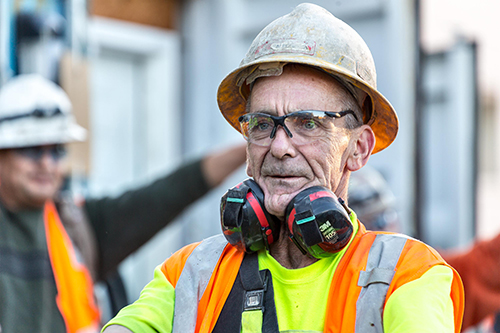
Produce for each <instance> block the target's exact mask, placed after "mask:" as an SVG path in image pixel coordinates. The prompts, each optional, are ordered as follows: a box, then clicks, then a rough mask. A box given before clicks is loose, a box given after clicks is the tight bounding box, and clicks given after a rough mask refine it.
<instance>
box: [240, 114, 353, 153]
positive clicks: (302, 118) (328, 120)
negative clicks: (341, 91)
mask: <svg viewBox="0 0 500 333" xmlns="http://www.w3.org/2000/svg"><path fill="white" fill-rule="evenodd" d="M348 114H352V115H353V116H354V118H355V119H356V120H358V118H357V117H356V114H355V113H354V111H352V110H345V111H339V112H333V111H316V110H306V111H297V112H292V113H289V114H287V115H284V116H280V117H278V116H273V115H270V114H266V113H247V114H244V115H242V116H240V117H239V118H238V120H239V122H240V126H241V133H242V134H243V136H244V137H245V139H246V140H247V141H249V142H250V143H253V144H256V145H259V146H264V147H266V146H269V145H270V144H271V142H272V140H273V138H274V136H275V135H276V130H277V128H278V125H280V126H281V127H283V129H284V130H285V132H286V134H287V135H288V137H290V138H291V140H292V142H293V143H295V144H297V145H305V144H309V143H312V142H314V141H316V140H318V139H321V138H324V137H327V136H329V135H331V132H332V130H333V128H334V123H333V120H334V119H336V118H341V117H344V116H346V115H348Z"/></svg>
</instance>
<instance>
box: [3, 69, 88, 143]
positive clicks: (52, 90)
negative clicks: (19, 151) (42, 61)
mask: <svg viewBox="0 0 500 333" xmlns="http://www.w3.org/2000/svg"><path fill="white" fill-rule="evenodd" d="M71 109H72V107H71V102H70V100H69V98H68V96H67V95H66V93H65V92H64V90H63V89H62V88H61V87H59V86H58V85H57V84H55V83H54V82H52V81H50V80H48V79H46V78H44V77H42V76H41V75H38V74H23V75H19V76H16V77H14V78H12V79H11V80H10V81H8V82H7V83H6V84H5V85H4V86H3V87H2V88H1V89H0V149H7V148H21V147H30V146H41V145H49V144H61V143H69V142H74V141H83V140H85V138H86V135H87V131H86V130H85V129H84V128H83V127H81V126H80V125H78V124H77V123H76V120H75V118H74V116H73V114H72V113H71Z"/></svg>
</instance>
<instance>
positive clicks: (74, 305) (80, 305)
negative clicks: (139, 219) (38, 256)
mask: <svg viewBox="0 0 500 333" xmlns="http://www.w3.org/2000/svg"><path fill="white" fill-rule="evenodd" d="M44 223H45V234H46V237H47V247H48V250H49V257H50V263H51V265H52V271H53V273H54V278H55V281H56V286H57V296H56V303H57V306H58V308H59V311H60V312H61V315H62V317H63V319H64V323H65V325H66V331H67V332H68V333H77V332H84V331H85V332H89V331H98V330H99V310H98V308H97V306H96V304H95V300H94V288H93V287H94V285H93V281H92V278H91V277H90V274H89V272H88V270H87V268H86V267H85V265H84V264H82V263H81V262H79V261H78V260H77V256H76V253H75V249H74V248H73V243H72V242H71V239H70V238H69V236H68V234H67V233H66V230H65V229H64V227H63V225H62V223H61V220H60V219H59V214H58V213H57V210H56V207H55V205H54V203H53V202H47V203H46V204H45V208H44Z"/></svg>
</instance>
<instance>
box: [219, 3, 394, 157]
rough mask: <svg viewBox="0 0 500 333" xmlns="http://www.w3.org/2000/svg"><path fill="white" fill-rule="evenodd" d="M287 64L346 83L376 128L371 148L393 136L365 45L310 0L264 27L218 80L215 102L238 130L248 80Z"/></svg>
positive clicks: (380, 147)
mask: <svg viewBox="0 0 500 333" xmlns="http://www.w3.org/2000/svg"><path fill="white" fill-rule="evenodd" d="M288 63H296V64H303V65H308V66H313V67H315V68H318V69H320V70H323V71H325V72H326V73H329V74H331V75H332V76H334V77H336V78H337V79H338V80H339V81H340V82H341V83H343V84H344V86H345V87H346V88H347V89H348V90H349V91H350V92H351V93H352V94H353V95H354V97H355V98H356V99H357V100H358V103H359V105H360V106H361V107H362V110H363V114H364V115H363V118H364V119H363V122H364V123H365V124H368V125H370V126H371V127H372V129H373V131H374V133H375V137H376V144H375V148H374V150H373V153H376V152H379V151H381V150H383V149H384V148H386V147H388V146H389V145H390V144H391V143H392V142H393V141H394V139H395V138H396V134H397V132H398V127H399V123H398V117H397V115H396V112H395V110H394V108H393V107H392V105H391V104H390V103H389V101H388V100H387V99H386V98H385V97H384V96H383V95H382V94H381V93H380V92H378V90H377V83H376V71H375V63H374V61H373V57H372V55H371V52H370V50H369V48H368V46H367V45H366V43H365V42H364V41H363V39H362V38H361V36H359V34H358V33H357V32H356V31H355V30H354V29H352V28H351V27H350V26H349V25H347V24H346V23H345V22H343V21H341V20H339V19H338V18H336V17H335V16H333V15H332V14H331V13H330V12H328V11H327V10H326V9H324V8H322V7H320V6H317V5H313V4H309V3H303V4H300V5H298V6H297V7H296V8H295V9H294V10H293V11H292V12H291V13H290V14H288V15H285V16H282V17H280V18H278V19H276V20H275V21H273V22H271V23H270V24H269V25H268V26H267V27H265V28H264V29H263V30H262V31H261V32H260V33H259V34H258V35H257V37H256V38H255V39H254V41H253V42H252V45H251V46H250V49H249V50H248V52H247V54H246V56H245V58H244V59H243V60H242V61H241V63H240V66H239V67H238V68H237V69H236V70H234V71H233V72H231V73H230V74H228V75H227V76H226V77H225V78H224V80H223V81H222V82H221V84H220V86H219V89H218V92H217V102H218V104H219V108H220V110H221V112H222V114H223V116H224V117H225V118H226V120H227V121H228V122H229V123H230V124H231V125H232V126H233V127H234V128H235V129H236V130H238V131H241V129H240V125H239V121H238V118H239V117H240V116H241V115H243V114H244V113H245V111H246V110H245V109H246V104H247V99H248V96H249V93H250V84H251V83H252V82H253V81H254V80H255V79H256V78H258V77H262V76H277V75H280V74H281V73H282V70H283V66H284V65H286V64H288ZM367 96H368V97H369V98H366V97H367Z"/></svg>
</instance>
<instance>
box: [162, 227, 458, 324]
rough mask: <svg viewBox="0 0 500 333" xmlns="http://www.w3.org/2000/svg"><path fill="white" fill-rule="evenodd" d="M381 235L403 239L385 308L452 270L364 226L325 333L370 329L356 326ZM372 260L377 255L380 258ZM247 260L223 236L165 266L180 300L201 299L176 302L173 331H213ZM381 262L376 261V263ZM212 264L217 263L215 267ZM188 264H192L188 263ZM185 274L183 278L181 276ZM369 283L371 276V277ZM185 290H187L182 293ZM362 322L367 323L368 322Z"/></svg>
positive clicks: (415, 246) (334, 295) (331, 302)
mask: <svg viewBox="0 0 500 333" xmlns="http://www.w3.org/2000/svg"><path fill="white" fill-rule="evenodd" d="M380 235H387V237H386V238H388V239H389V240H392V239H395V238H399V239H400V240H401V239H402V243H401V244H402V245H401V251H400V253H399V256H397V255H396V259H397V264H395V268H394V270H393V271H391V272H389V273H390V280H389V286H388V290H387V293H386V296H385V299H383V300H381V302H382V304H381V307H382V308H383V306H385V303H386V302H387V300H388V298H389V297H390V296H391V294H392V293H393V292H394V291H395V290H396V289H397V288H399V287H400V286H402V285H403V284H405V283H408V282H410V281H413V280H416V279H418V278H420V277H421V276H422V275H423V274H424V273H425V272H426V271H428V270H429V269H430V268H431V267H433V266H435V265H446V266H448V267H450V268H451V266H449V265H448V264H447V263H446V262H445V261H444V260H443V259H442V258H441V256H440V255H439V254H438V253H437V252H436V251H435V250H434V249H432V248H430V247H429V246H427V245H425V244H424V243H422V242H420V241H417V240H415V239H412V238H409V237H406V236H402V235H397V234H391V233H384V232H372V231H368V232H367V231H366V229H365V228H364V226H363V225H362V224H361V223H360V228H359V231H358V233H357V234H356V236H355V237H354V239H353V241H352V243H351V245H350V246H349V248H348V249H347V251H346V253H345V254H344V256H343V257H342V259H341V261H340V263H339V265H338V267H337V269H336V271H335V273H334V276H333V279H332V283H331V285H330V294H329V298H328V305H327V309H326V311H327V313H328V315H327V316H326V322H325V325H324V327H325V328H324V332H358V331H359V332H365V331H367V330H366V329H361V328H359V329H358V326H357V325H359V323H357V322H356V317H357V314H358V316H359V309H357V306H358V305H357V302H358V300H359V299H360V298H361V297H362V296H363V295H362V289H363V287H362V286H359V285H358V284H359V281H360V280H361V277H362V275H363V273H365V272H366V271H368V269H367V262H368V258H369V256H370V253H373V252H377V251H372V244H375V239H376V238H377V236H379V237H380ZM382 248H383V246H382ZM379 249H380V247H379ZM372 255H375V256H376V255H377V254H372ZM243 257H244V253H243V252H240V251H238V250H236V249H235V248H234V247H232V246H231V245H228V244H227V242H225V241H224V239H223V237H222V236H216V237H212V238H209V239H207V240H204V241H203V242H200V243H195V244H191V245H188V246H186V247H184V248H183V249H181V250H179V251H178V252H176V253H175V254H174V255H172V256H171V257H170V258H169V259H167V260H166V261H165V262H164V263H163V265H162V267H161V270H162V272H163V274H164V275H165V277H166V278H167V279H168V280H169V282H170V283H171V284H172V286H174V288H176V295H178V294H179V295H180V294H181V293H182V295H183V296H184V295H186V293H185V292H187V294H189V293H191V294H193V296H194V297H195V298H196V297H199V299H198V300H197V301H196V300H195V302H194V303H197V304H192V303H193V302H191V303H186V302H188V301H186V299H189V298H190V297H180V298H179V297H176V302H175V304H176V306H175V310H174V323H173V331H174V332H176V331H192V332H200V333H209V332H212V330H213V329H214V327H215V324H216V323H217V319H218V317H219V315H220V313H221V311H222V308H223V306H224V303H225V301H226V299H227V297H228V295H229V293H230V291H231V289H232V286H233V283H234V281H235V279H236V276H237V274H238V271H239V269H240V266H241V262H242V260H243ZM214 258H215V259H214ZM376 259H377V258H375V261H377V260H376ZM210 261H213V262H214V263H213V264H210ZM187 262H188V264H186V263H187ZM207 265H209V267H207ZM210 265H212V266H213V267H210ZM452 270H453V274H454V278H453V282H452V286H451V292H450V296H451V299H452V302H453V305H454V318H455V332H456V333H458V332H460V328H461V324H462V316H463V310H464V293H463V286H462V282H461V280H460V277H459V275H458V273H457V272H456V271H455V270H454V269H453V268H452ZM200 271H201V272H200ZM203 271H208V277H207V276H204V275H206V274H205V273H206V272H205V273H203ZM381 271H382V273H381V274H382V275H384V274H385V273H387V272H383V269H382V270H381ZM181 273H182V275H183V277H181ZM379 273H380V271H379ZM368 275H369V274H368ZM374 275H377V274H374ZM369 279H370V277H368V280H369ZM375 279H376V278H375ZM186 282H187V283H186ZM375 282H377V281H375ZM370 283H371V282H368V283H367V284H370ZM186 284H187V285H186ZM181 288H182V290H180V289H181ZM360 295H361V296H360ZM188 296H189V295H188ZM370 306H371V305H370V304H368V306H367V307H366V308H367V309H368V311H372V308H370ZM177 307H179V308H177ZM177 310H178V311H177ZM357 311H358V312H357ZM358 319H359V318H358ZM362 319H363V320H364V318H362ZM363 320H360V321H363ZM375 320H379V321H380V323H378V325H379V326H380V325H381V320H382V313H380V315H379V318H378V319H377V318H376V319H375ZM177 321H178V322H181V323H182V324H181V325H179V326H181V327H182V328H180V329H179V328H177V329H176V322H177ZM358 321H359V320H358ZM368 326H370V323H368ZM372 326H373V325H372Z"/></svg>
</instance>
